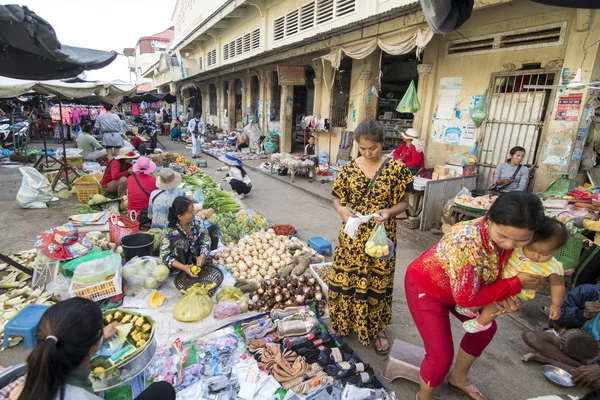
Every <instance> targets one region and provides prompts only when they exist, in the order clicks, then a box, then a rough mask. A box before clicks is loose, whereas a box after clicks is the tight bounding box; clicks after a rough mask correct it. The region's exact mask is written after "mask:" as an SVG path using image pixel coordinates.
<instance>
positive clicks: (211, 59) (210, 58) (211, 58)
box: [206, 49, 217, 68]
mask: <svg viewBox="0 0 600 400" xmlns="http://www.w3.org/2000/svg"><path fill="white" fill-rule="evenodd" d="M206 65H207V67H208V68H210V67H214V66H215V65H217V49H214V50H211V51H209V52H208V53H207V54H206Z"/></svg>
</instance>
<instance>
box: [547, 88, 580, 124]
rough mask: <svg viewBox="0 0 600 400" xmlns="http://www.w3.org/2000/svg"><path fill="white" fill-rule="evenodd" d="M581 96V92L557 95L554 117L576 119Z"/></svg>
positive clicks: (559, 119) (564, 119) (566, 119)
mask: <svg viewBox="0 0 600 400" xmlns="http://www.w3.org/2000/svg"><path fill="white" fill-rule="evenodd" d="M582 97H583V94H581V93H573V94H566V95H560V96H558V106H557V107H556V115H555V116H554V119H555V120H556V121H577V117H578V116H579V109H580V108H581V98H582Z"/></svg>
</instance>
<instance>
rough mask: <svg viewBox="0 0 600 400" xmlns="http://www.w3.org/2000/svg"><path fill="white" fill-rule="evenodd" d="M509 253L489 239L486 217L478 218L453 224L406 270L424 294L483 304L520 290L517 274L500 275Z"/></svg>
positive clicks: (449, 301) (447, 301) (463, 303)
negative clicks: (512, 275)
mask: <svg viewBox="0 0 600 400" xmlns="http://www.w3.org/2000/svg"><path fill="white" fill-rule="evenodd" d="M510 254H511V250H502V249H500V248H499V247H498V246H497V245H496V244H495V243H494V242H493V241H492V240H491V238H490V236H489V232H488V229H487V224H486V219H485V218H480V219H476V220H473V221H466V222H461V223H458V224H456V225H454V226H453V227H452V228H451V229H450V231H449V232H448V233H446V234H445V235H444V237H443V238H442V239H441V240H440V242H439V243H438V244H436V245H435V246H433V247H432V248H431V249H430V250H427V251H426V252H425V253H423V254H422V255H421V256H420V257H419V258H417V259H416V260H415V261H413V262H412V263H411V264H410V265H409V266H408V269H407V272H406V273H407V274H408V275H410V277H411V278H412V279H413V280H414V281H415V282H416V283H417V284H418V285H419V287H420V288H421V289H422V290H423V292H424V294H425V295H427V296H429V297H431V298H435V299H438V300H439V301H441V302H442V303H444V304H449V305H454V304H458V305H459V306H461V307H478V306H486V305H489V304H492V303H495V302H497V301H501V300H505V299H507V298H509V297H511V296H514V295H516V294H518V293H519V292H520V291H521V281H520V279H519V278H518V277H516V276H515V277H513V278H509V279H501V277H502V268H503V267H504V263H505V262H506V260H508V258H509V257H510Z"/></svg>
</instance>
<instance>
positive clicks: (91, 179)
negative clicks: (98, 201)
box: [75, 175, 102, 203]
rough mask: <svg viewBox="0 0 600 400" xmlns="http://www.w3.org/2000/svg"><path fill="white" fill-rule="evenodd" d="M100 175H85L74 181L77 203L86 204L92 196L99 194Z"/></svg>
mask: <svg viewBox="0 0 600 400" xmlns="http://www.w3.org/2000/svg"><path fill="white" fill-rule="evenodd" d="M101 180H102V176H101V175H85V176H82V177H81V178H79V179H77V180H76V181H75V190H76V191H77V201H80V202H82V203H87V202H88V201H89V200H90V199H91V198H92V197H94V195H96V194H100V181H101Z"/></svg>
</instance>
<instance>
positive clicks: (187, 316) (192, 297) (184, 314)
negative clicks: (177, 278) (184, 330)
mask: <svg viewBox="0 0 600 400" xmlns="http://www.w3.org/2000/svg"><path fill="white" fill-rule="evenodd" d="M213 305H214V304H213V302H212V300H211V299H210V297H209V296H208V294H207V293H206V290H205V289H202V288H198V287H192V288H191V289H189V290H188V292H187V294H186V295H185V296H183V298H182V299H181V300H179V302H178V303H177V304H176V305H175V308H174V309H173V314H174V316H175V319H176V320H177V321H180V322H198V321H201V320H203V319H204V318H206V317H208V316H209V315H210V312H211V311H212V309H213Z"/></svg>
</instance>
